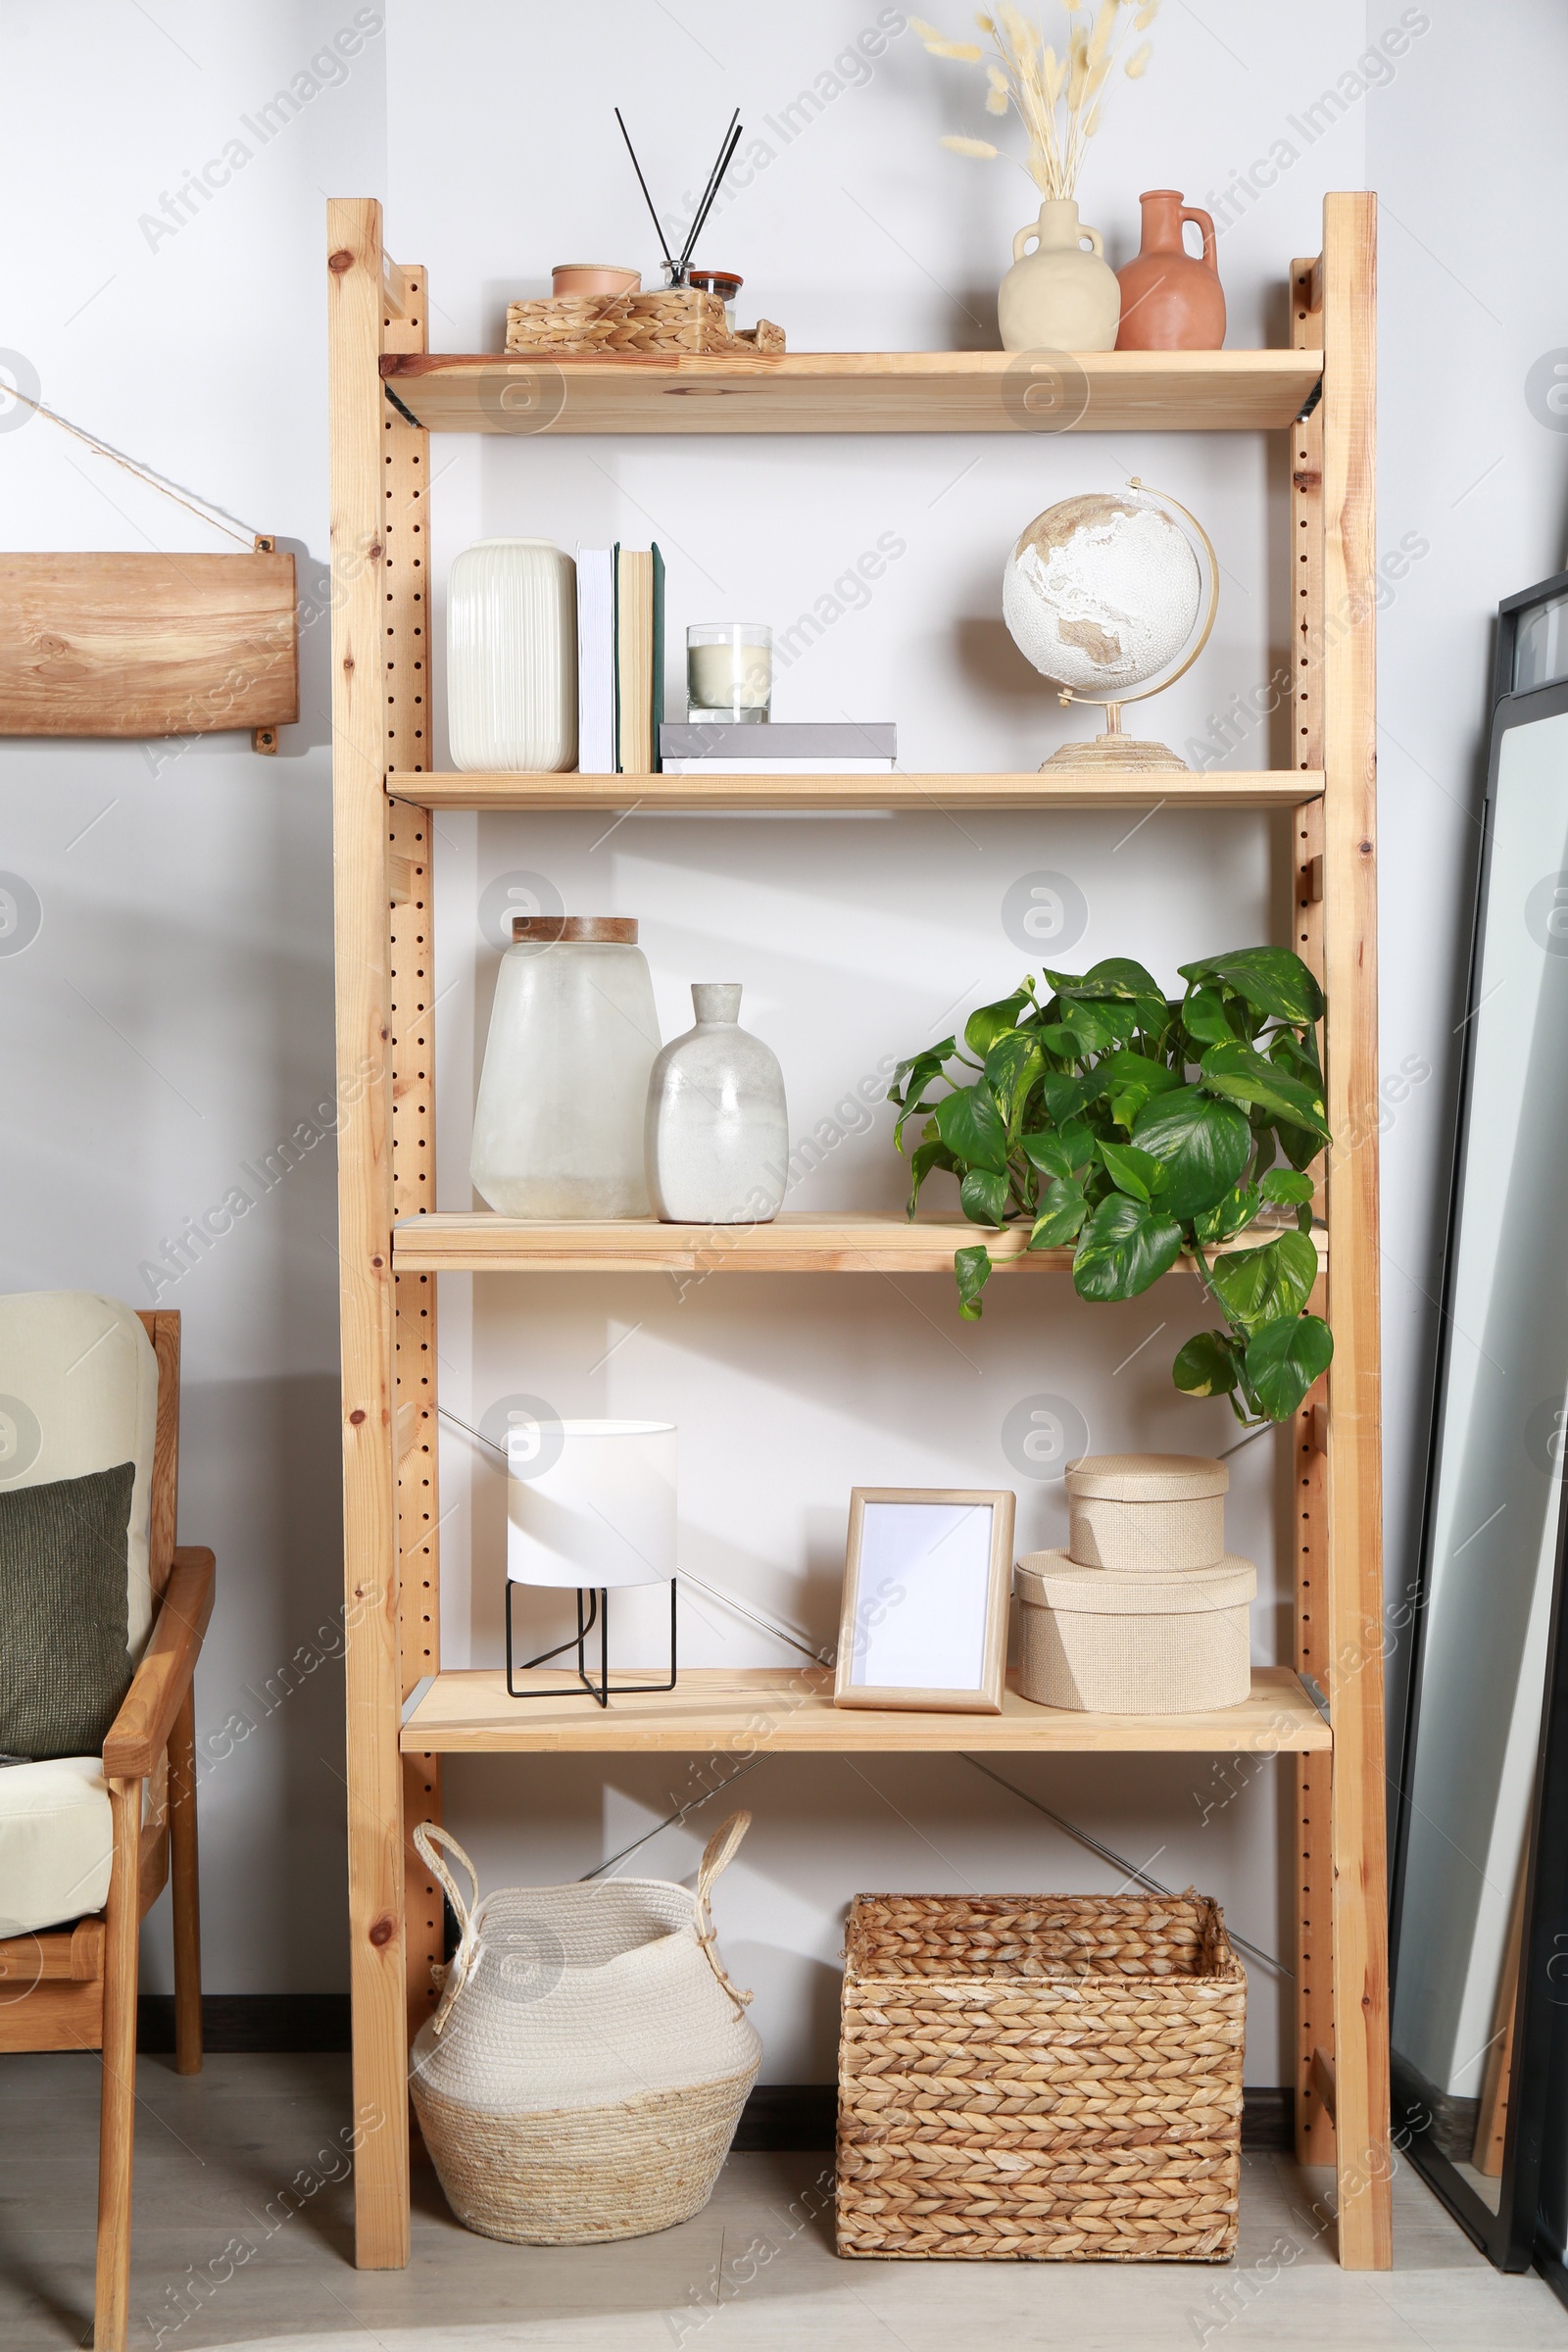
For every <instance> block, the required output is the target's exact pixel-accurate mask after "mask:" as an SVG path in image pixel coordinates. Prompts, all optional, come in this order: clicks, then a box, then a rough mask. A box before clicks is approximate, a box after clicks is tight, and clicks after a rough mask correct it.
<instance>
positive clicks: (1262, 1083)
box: [1199, 950, 1330, 1144]
mask: <svg viewBox="0 0 1568 2352" xmlns="http://www.w3.org/2000/svg"><path fill="white" fill-rule="evenodd" d="M1281 953H1282V954H1283V953H1284V951H1283V950H1281ZM1302 968H1303V969H1304V968H1305V967H1304V966H1303V967H1302ZM1199 1073H1200V1076H1201V1082H1202V1084H1203V1085H1204V1086H1206V1087H1207V1088H1208V1090H1209V1092H1210V1093H1211V1094H1216V1095H1224V1096H1226V1097H1228V1098H1229V1100H1230V1101H1231V1102H1233V1103H1253V1104H1255V1105H1256V1106H1257V1108H1258V1109H1259V1110H1265V1111H1267V1112H1268V1113H1269V1114H1270V1116H1271V1117H1273V1118H1276V1119H1288V1120H1289V1121H1290V1123H1291V1125H1292V1126H1293V1127H1299V1128H1304V1129H1307V1130H1309V1131H1310V1132H1312V1133H1314V1134H1316V1135H1317V1136H1318V1138H1319V1139H1320V1141H1321V1142H1323V1143H1325V1144H1326V1143H1327V1142H1328V1141H1329V1140H1330V1139H1329V1128H1328V1119H1327V1117H1326V1115H1325V1112H1324V1108H1323V1095H1322V1090H1321V1088H1319V1089H1316V1090H1314V1089H1313V1088H1312V1087H1310V1086H1308V1085H1305V1084H1304V1083H1303V1082H1302V1081H1301V1080H1300V1079H1299V1078H1292V1077H1289V1076H1287V1074H1286V1073H1285V1071H1283V1070H1282V1069H1280V1068H1279V1067H1278V1065H1277V1064H1276V1063H1274V1062H1272V1061H1269V1060H1268V1059H1266V1058H1265V1056H1264V1055H1263V1054H1254V1053H1253V1051H1252V1049H1251V1047H1250V1046H1243V1045H1228V1046H1210V1047H1209V1049H1208V1052H1207V1053H1206V1054H1204V1055H1203V1058H1202V1060H1201V1062H1200V1064H1199Z"/></svg>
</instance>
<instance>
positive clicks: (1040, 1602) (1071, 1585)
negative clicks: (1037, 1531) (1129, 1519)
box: [1013, 1551, 1257, 1715]
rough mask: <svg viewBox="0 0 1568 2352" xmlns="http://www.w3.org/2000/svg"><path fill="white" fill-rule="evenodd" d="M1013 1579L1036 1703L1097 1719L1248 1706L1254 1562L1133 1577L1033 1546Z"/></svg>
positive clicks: (1025, 1678)
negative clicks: (1092, 1566)
mask: <svg viewBox="0 0 1568 2352" xmlns="http://www.w3.org/2000/svg"><path fill="white" fill-rule="evenodd" d="M1013 1581H1014V1584H1015V1587H1016V1590H1017V1594H1018V1603H1019V1606H1018V1618H1019V1631H1020V1636H1021V1642H1020V1659H1019V1680H1018V1687H1019V1689H1020V1690H1021V1691H1022V1692H1023V1695H1024V1697H1025V1698H1032V1699H1036V1700H1038V1701H1039V1702H1040V1704H1041V1705H1043V1706H1047V1707H1074V1708H1077V1709H1078V1710H1079V1711H1080V1712H1081V1713H1084V1714H1088V1715H1197V1714H1201V1713H1204V1712H1206V1711H1207V1710H1208V1709H1210V1708H1213V1707H1239V1706H1240V1705H1241V1703H1242V1701H1243V1700H1244V1699H1245V1698H1246V1697H1247V1695H1248V1693H1249V1692H1250V1690H1251V1687H1252V1666H1251V1626H1250V1618H1249V1609H1250V1603H1251V1602H1252V1600H1253V1599H1254V1597H1255V1596H1256V1593H1257V1570H1256V1569H1255V1568H1254V1567H1253V1565H1252V1563H1251V1561H1250V1560H1242V1559H1235V1558H1231V1559H1225V1560H1222V1561H1221V1562H1220V1564H1219V1566H1218V1567H1217V1568H1187V1569H1184V1570H1182V1571H1181V1573H1180V1574H1179V1575H1176V1576H1150V1575H1147V1574H1145V1573H1143V1572H1141V1571H1135V1572H1133V1573H1131V1574H1127V1575H1121V1574H1118V1573H1117V1571H1116V1570H1115V1569H1112V1568H1085V1567H1083V1566H1081V1565H1080V1564H1079V1562H1078V1561H1076V1560H1069V1559H1068V1557H1067V1555H1066V1553H1065V1552H1064V1551H1031V1552H1026V1553H1025V1555H1024V1557H1023V1558H1022V1559H1021V1560H1020V1561H1019V1562H1018V1565H1017V1568H1016V1570H1015V1571H1014V1580H1013Z"/></svg>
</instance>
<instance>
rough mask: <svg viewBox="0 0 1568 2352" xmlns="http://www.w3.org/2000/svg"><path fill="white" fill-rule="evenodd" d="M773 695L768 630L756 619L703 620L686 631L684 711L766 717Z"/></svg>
mask: <svg viewBox="0 0 1568 2352" xmlns="http://www.w3.org/2000/svg"><path fill="white" fill-rule="evenodd" d="M772 697H773V632H772V630H771V629H769V628H767V627H766V626H764V624H763V623H761V622H760V621H704V622H701V623H699V624H698V625H697V626H695V627H693V628H689V629H688V630H687V632H686V705H687V712H686V714H687V717H688V718H689V719H692V720H694V721H696V722H699V723H700V722H701V721H703V720H705V719H712V720H717V721H723V722H728V723H731V724H733V723H735V722H737V721H738V722H740V723H742V724H744V723H746V722H748V721H757V720H760V719H765V718H766V716H767V714H768V709H769V706H770V704H771V702H772Z"/></svg>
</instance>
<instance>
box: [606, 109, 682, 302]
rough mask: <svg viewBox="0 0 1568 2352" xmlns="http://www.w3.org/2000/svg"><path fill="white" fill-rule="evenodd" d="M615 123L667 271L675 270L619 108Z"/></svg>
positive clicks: (646, 183)
mask: <svg viewBox="0 0 1568 2352" xmlns="http://www.w3.org/2000/svg"><path fill="white" fill-rule="evenodd" d="M615 121H616V122H617V123H620V135H621V137H622V138H623V139H624V140H625V142H626V153H627V154H628V155H629V156H630V157H631V168H632V170H633V171H634V172H636V174H637V185H638V186H639V187H640V188H641V190H642V192H643V202H644V203H645V204H646V205H647V207H648V212H649V217H650V219H651V220H652V221H653V223H654V232H655V234H656V235H657V237H658V239H659V250H660V252H661V253H662V255H663V257H664V267H665V269H666V270H673V269H674V267H675V265H674V263H673V261H672V260H671V259H670V253H669V247H668V246H667V245H666V244H665V243H664V232H663V230H662V228H661V227H660V224H659V215H658V214H657V213H656V212H655V211H654V200H653V198H652V197H651V196H650V195H649V193H648V182H647V180H646V179H644V177H643V168H642V166H641V164H640V163H639V162H638V161H637V150H636V148H635V147H634V146H633V145H632V143H631V132H630V131H629V130H628V129H627V128H626V125H625V123H623V122H621V114H620V109H619V107H618V106H617V107H616V109H615Z"/></svg>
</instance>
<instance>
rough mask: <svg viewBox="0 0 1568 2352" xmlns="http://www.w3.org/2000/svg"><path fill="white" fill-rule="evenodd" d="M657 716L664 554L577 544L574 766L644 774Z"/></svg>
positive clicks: (653, 753) (653, 763) (653, 756)
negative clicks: (575, 738)
mask: <svg viewBox="0 0 1568 2352" xmlns="http://www.w3.org/2000/svg"><path fill="white" fill-rule="evenodd" d="M663 715H664V559H663V557H662V555H661V554H660V552H659V550H658V548H657V547H650V548H632V547H621V546H619V545H616V546H614V547H580V548H579V549H578V550H577V771H578V773H579V775H584V776H613V775H619V774H621V773H626V774H632V775H645V774H647V773H648V771H649V770H650V769H652V768H656V767H657V766H658V765H659V738H660V734H661V731H662V719H663Z"/></svg>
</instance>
